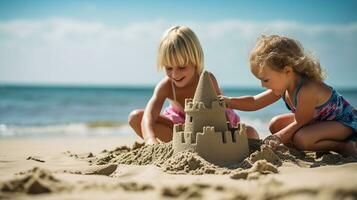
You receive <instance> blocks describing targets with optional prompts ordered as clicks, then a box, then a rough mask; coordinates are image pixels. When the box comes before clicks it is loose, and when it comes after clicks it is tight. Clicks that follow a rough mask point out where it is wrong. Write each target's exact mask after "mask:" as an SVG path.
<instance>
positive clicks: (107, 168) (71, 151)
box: [0, 137, 357, 200]
mask: <svg viewBox="0 0 357 200" xmlns="http://www.w3.org/2000/svg"><path fill="white" fill-rule="evenodd" d="M250 150H251V155H250V157H249V158H247V159H245V160H244V161H243V162H241V163H236V164H235V165H233V166H230V167H229V168H224V167H218V166H215V165H213V164H211V163H209V162H207V161H205V160H204V159H202V158H201V157H200V156H198V155H197V154H194V153H191V152H181V153H179V154H175V155H173V151H172V146H171V143H166V144H159V145H154V146H143V144H141V143H138V142H135V138H131V137H90V138H48V139H2V140H0V199H321V200H327V199H357V160H354V159H352V158H343V157H342V156H340V155H339V154H336V153H325V154H316V153H314V152H300V151H297V150H294V149H291V148H288V147H285V146H280V147H279V148H278V149H276V150H272V149H270V148H268V147H266V146H261V142H260V141H258V140H254V141H253V140H251V141H250Z"/></svg>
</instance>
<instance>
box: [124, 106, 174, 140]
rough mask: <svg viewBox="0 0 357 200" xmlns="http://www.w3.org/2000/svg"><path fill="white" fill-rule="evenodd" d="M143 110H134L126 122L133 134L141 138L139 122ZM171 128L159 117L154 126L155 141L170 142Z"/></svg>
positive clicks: (169, 122) (164, 118)
mask: <svg viewBox="0 0 357 200" xmlns="http://www.w3.org/2000/svg"><path fill="white" fill-rule="evenodd" d="M143 114H144V110H143V109H138V110H134V111H132V112H131V113H130V114H129V117H128V122H129V124H130V126H131V127H132V128H133V129H134V131H135V133H136V134H137V135H138V136H139V137H141V138H143V135H142V132H141V120H142V118H143ZM172 128H173V123H172V122H171V121H170V120H169V119H167V118H166V117H164V116H161V115H160V116H159V118H158V119H157V121H156V123H155V124H154V131H155V136H156V138H157V139H159V140H161V141H163V142H169V141H171V140H172Z"/></svg>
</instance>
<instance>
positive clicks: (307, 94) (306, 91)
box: [297, 81, 332, 105]
mask: <svg viewBox="0 0 357 200" xmlns="http://www.w3.org/2000/svg"><path fill="white" fill-rule="evenodd" d="M331 94H332V88H331V87H329V86H328V85H326V84H325V83H324V82H318V81H305V82H304V84H303V85H302V86H301V88H300V91H299V92H298V94H297V98H298V99H301V98H307V99H310V100H312V99H314V102H315V104H316V105H319V104H321V102H325V101H326V99H328V98H329V97H330V96H331Z"/></svg>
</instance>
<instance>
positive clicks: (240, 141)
mask: <svg viewBox="0 0 357 200" xmlns="http://www.w3.org/2000/svg"><path fill="white" fill-rule="evenodd" d="M225 110H226V105H225V103H224V102H223V101H221V100H219V99H218V97H217V94H216V92H215V91H214V89H213V86H212V82H211V78H210V75H209V73H208V72H207V71H204V72H202V74H201V76H200V80H199V82H198V85H197V89H196V92H195V96H194V97H193V99H186V100H185V113H186V119H185V124H176V125H175V126H174V130H173V148H174V152H175V153H176V152H179V151H184V150H191V151H193V152H197V153H198V154H199V155H200V156H201V157H202V158H204V159H206V160H207V161H209V162H211V163H214V164H216V165H219V166H230V165H234V164H237V163H239V162H240V161H242V160H244V159H245V158H246V157H247V156H248V155H249V147H248V139H247V135H246V128H245V125H244V124H242V123H240V124H238V129H234V130H230V129H229V128H228V127H229V122H227V120H226V116H225Z"/></svg>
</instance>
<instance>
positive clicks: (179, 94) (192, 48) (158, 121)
mask: <svg viewBox="0 0 357 200" xmlns="http://www.w3.org/2000/svg"><path fill="white" fill-rule="evenodd" d="M203 58H204V56H203V51H202V47H201V45H200V42H199V40H198V38H197V37H196V35H195V33H194V32H193V31H192V30H191V29H189V28H188V27H186V26H174V27H172V28H170V29H168V30H167V31H166V32H165V33H164V35H163V36H162V38H161V41H160V45H159V49H158V54H157V66H158V68H159V69H164V70H165V72H166V77H165V78H163V79H162V80H161V81H160V82H159V83H158V84H157V85H156V87H155V90H154V93H153V95H152V97H151V99H150V100H149V102H148V103H147V105H146V107H145V109H139V110H134V111H132V112H131V113H130V114H129V117H128V118H129V119H128V120H129V124H130V126H131V127H132V128H133V129H134V131H135V132H136V134H137V135H138V136H140V137H141V138H143V139H144V140H145V143H146V144H155V143H158V141H164V142H168V141H170V140H171V139H172V128H173V125H174V124H177V123H184V121H185V113H184V102H185V99H186V98H193V96H194V93H195V90H196V87H197V84H198V80H199V76H200V74H201V72H202V71H203V68H204V62H203ZM210 77H211V81H212V84H213V87H214V89H215V90H216V93H217V95H220V94H222V92H221V90H220V89H219V86H218V83H217V80H216V79H215V77H214V76H213V74H212V73H210ZM166 99H169V100H170V106H169V107H168V108H166V109H165V110H164V112H163V114H160V111H161V109H162V106H163V104H164V102H165V100H166ZM226 115H227V118H228V120H229V121H230V124H237V123H238V122H239V117H238V115H237V114H236V113H235V112H234V111H233V110H231V109H227V111H226ZM248 131H249V136H250V137H253V138H258V135H257V133H256V132H255V130H254V129H253V128H251V127H249V128H248Z"/></svg>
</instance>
